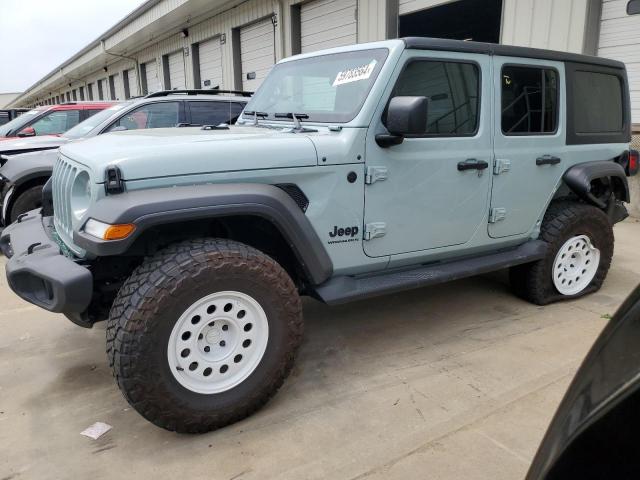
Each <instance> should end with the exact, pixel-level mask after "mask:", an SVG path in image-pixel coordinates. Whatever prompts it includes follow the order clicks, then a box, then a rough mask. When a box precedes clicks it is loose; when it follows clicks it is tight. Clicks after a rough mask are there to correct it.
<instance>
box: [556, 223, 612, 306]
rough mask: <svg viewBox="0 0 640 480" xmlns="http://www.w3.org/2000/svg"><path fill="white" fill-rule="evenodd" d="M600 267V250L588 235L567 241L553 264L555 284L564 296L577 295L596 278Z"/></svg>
mask: <svg viewBox="0 0 640 480" xmlns="http://www.w3.org/2000/svg"><path fill="white" fill-rule="evenodd" d="M599 265H600V250H598V249H597V248H596V247H594V246H593V243H591V240H590V239H589V237H587V236H586V235H577V236H575V237H571V238H570V239H569V240H567V241H566V242H565V243H564V244H563V245H562V247H561V248H560V250H559V251H558V253H557V255H556V258H555V260H554V262H553V272H552V275H553V284H554V286H555V287H556V289H557V290H558V292H560V293H561V294H562V295H575V294H577V293H580V292H581V291H582V290H584V289H585V288H586V287H587V286H588V285H589V284H590V283H591V280H593V277H595V275H596V272H597V271H598V266H599Z"/></svg>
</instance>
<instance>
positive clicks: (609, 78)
mask: <svg viewBox="0 0 640 480" xmlns="http://www.w3.org/2000/svg"><path fill="white" fill-rule="evenodd" d="M566 72H567V144H569V145H575V144H599V143H628V142H629V141H630V140H631V128H630V126H631V118H630V117H631V113H630V107H629V87H628V81H627V75H626V72H625V70H624V69H622V68H613V67H608V66H600V65H587V64H579V63H566Z"/></svg>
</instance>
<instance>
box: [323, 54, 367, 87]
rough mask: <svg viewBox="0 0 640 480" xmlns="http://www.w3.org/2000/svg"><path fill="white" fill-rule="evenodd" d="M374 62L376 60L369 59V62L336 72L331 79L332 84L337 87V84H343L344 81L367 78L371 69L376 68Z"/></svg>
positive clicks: (357, 80) (356, 80) (349, 81)
mask: <svg viewBox="0 0 640 480" xmlns="http://www.w3.org/2000/svg"><path fill="white" fill-rule="evenodd" d="M376 63H378V62H377V61H376V60H371V62H369V63H368V64H366V65H362V66H360V67H355V68H350V69H348V70H343V71H342V72H338V75H337V76H336V79H335V80H334V81H333V86H334V87H337V86H338V85H344V84H345V83H351V82H359V81H360V80H367V79H368V78H369V77H370V76H371V74H372V73H373V69H374V68H376Z"/></svg>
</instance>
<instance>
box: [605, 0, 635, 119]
mask: <svg viewBox="0 0 640 480" xmlns="http://www.w3.org/2000/svg"><path fill="white" fill-rule="evenodd" d="M626 6H627V0H609V1H607V0H605V2H604V3H603V5H602V17H601V23H600V41H599V44H598V55H599V56H600V57H607V58H614V59H616V60H621V61H623V62H624V63H625V64H626V65H627V73H628V75H629V88H630V90H631V118H632V121H633V123H640V15H627V13H626Z"/></svg>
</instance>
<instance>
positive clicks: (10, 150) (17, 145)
mask: <svg viewBox="0 0 640 480" xmlns="http://www.w3.org/2000/svg"><path fill="white" fill-rule="evenodd" d="M68 141H69V140H68V139H66V138H64V137H57V136H53V135H43V136H39V137H29V138H18V137H12V138H7V139H6V140H5V141H4V142H0V154H4V155H7V154H9V155H13V154H14V152H15V153H24V152H29V151H34V150H45V149H48V148H58V147H59V146H60V145H62V144H64V143H66V142H68Z"/></svg>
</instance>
